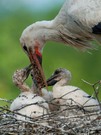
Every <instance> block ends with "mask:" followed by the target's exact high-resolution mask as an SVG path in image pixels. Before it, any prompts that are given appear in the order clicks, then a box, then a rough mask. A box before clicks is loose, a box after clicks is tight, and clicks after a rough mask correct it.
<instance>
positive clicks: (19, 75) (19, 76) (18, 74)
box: [12, 65, 32, 92]
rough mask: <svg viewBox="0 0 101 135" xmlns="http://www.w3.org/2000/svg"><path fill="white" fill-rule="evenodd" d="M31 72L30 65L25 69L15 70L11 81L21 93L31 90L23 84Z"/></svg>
mask: <svg viewBox="0 0 101 135" xmlns="http://www.w3.org/2000/svg"><path fill="white" fill-rule="evenodd" d="M31 70H32V65H29V66H28V67H26V68H23V69H20V70H16V71H15V72H14V74H13V77H12V80H13V83H14V84H15V85H16V86H17V87H18V88H19V89H20V90H21V91H22V92H24V91H30V90H31V89H30V88H29V87H28V86H27V85H26V83H24V81H25V80H26V79H27V78H28V76H29V74H30V71H31Z"/></svg>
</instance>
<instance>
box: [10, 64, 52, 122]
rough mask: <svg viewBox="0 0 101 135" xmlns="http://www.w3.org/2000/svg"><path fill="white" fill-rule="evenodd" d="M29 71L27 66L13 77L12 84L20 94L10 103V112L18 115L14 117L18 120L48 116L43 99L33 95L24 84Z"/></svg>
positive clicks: (47, 108) (47, 107)
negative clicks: (18, 89)
mask: <svg viewBox="0 0 101 135" xmlns="http://www.w3.org/2000/svg"><path fill="white" fill-rule="evenodd" d="M30 70H31V68H30V66H29V67H27V68H24V69H21V70H17V71H16V72H15V73H14V75H13V82H14V84H15V85H16V86H17V87H18V88H20V90H21V94H20V95H19V96H18V97H17V98H16V99H15V100H14V101H13V102H12V104H11V106H10V110H11V111H15V112H17V113H19V114H16V115H15V118H16V119H18V120H25V119H29V118H28V117H30V118H35V117H38V116H42V115H44V114H48V111H49V106H48V104H47V103H46V101H45V99H43V98H42V97H40V96H38V95H37V94H34V93H33V91H32V90H31V89H30V88H29V87H28V86H27V85H26V84H25V83H24V81H25V80H26V78H27V77H28V75H29V72H30ZM20 114H21V115H20ZM22 115H24V116H22Z"/></svg>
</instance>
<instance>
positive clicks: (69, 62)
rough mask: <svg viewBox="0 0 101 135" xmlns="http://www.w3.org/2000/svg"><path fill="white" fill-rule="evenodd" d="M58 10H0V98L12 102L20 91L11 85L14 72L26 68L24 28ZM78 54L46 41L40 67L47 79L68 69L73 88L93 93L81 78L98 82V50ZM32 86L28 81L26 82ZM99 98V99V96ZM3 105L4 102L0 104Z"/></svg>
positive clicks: (100, 63) (100, 65) (100, 73)
mask: <svg viewBox="0 0 101 135" xmlns="http://www.w3.org/2000/svg"><path fill="white" fill-rule="evenodd" d="M59 9H60V7H56V8H55V9H54V10H52V11H47V12H44V13H40V12H35V13H32V12H29V11H28V10H27V9H24V8H23V9H16V10H14V11H11V12H7V11H5V10H4V9H3V8H2V7H0V13H1V14H0V97H1V98H6V99H14V98H15V97H16V96H18V94H19V93H20V91H19V90H18V89H17V88H16V87H15V86H14V84H13V83H12V75H13V72H14V71H15V70H16V69H20V68H23V67H26V66H27V65H28V64H29V60H28V58H27V56H26V55H25V53H24V52H23V50H22V48H21V46H20V42H19V38H20V36H21V33H22V31H23V29H24V28H25V27H27V26H28V25H30V24H32V23H33V22H35V21H40V20H50V19H53V18H54V17H55V16H56V14H57V13H58V11H59ZM90 52H91V54H90V53H88V52H81V51H79V50H76V49H74V48H72V47H70V46H69V47H68V46H65V45H63V44H60V43H55V42H47V44H46V46H45V48H44V51H43V68H44V72H45V75H46V78H48V77H49V76H50V75H51V74H52V73H53V71H54V70H55V69H56V68H59V67H63V68H67V69H69V70H70V71H71V72H72V76H73V78H72V81H71V85H75V86H78V87H80V88H81V89H83V90H85V91H86V92H88V93H89V94H92V92H93V89H92V87H91V86H89V85H87V84H85V83H84V82H83V81H82V80H81V79H85V80H86V81H88V82H91V83H94V82H96V81H97V80H100V79H101V71H100V68H101V60H100V59H101V47H100V46H99V47H97V50H91V51H90ZM28 84H29V85H31V79H29V80H28ZM100 97H101V96H100ZM0 104H3V103H0Z"/></svg>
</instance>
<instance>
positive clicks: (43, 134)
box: [0, 82, 101, 135]
mask: <svg viewBox="0 0 101 135" xmlns="http://www.w3.org/2000/svg"><path fill="white" fill-rule="evenodd" d="M96 85H97V86H96V87H94V86H93V85H92V86H93V89H94V92H95V91H96V93H95V97H97V98H98V93H99V89H100V82H98V83H96ZM60 98H61V99H62V98H63V96H62V97H60ZM53 100H55V99H53ZM53 100H52V101H50V103H51V104H54V102H53ZM0 101H2V102H5V103H7V104H8V103H11V102H12V101H9V100H6V99H1V98H0ZM98 101H99V104H100V100H99V98H98ZM54 105H55V106H57V104H54ZM58 106H59V105H58ZM62 106H64V108H63V109H62V110H57V111H53V112H49V113H48V114H44V115H42V116H39V117H36V118H33V119H32V118H30V117H27V116H24V115H23V117H25V118H26V119H25V120H23V121H22V120H17V119H16V117H15V115H21V116H22V114H20V113H18V112H15V111H11V110H10V109H9V107H8V106H0V135H34V134H36V135H65V134H66V135H100V134H101V111H92V112H87V111H85V109H84V108H83V106H79V105H78V104H76V105H72V106H70V105H69V104H63V105H62ZM88 107H91V106H88ZM67 110H69V113H73V115H67V114H66V115H65V113H66V111H67ZM63 113H64V115H62V114H63Z"/></svg>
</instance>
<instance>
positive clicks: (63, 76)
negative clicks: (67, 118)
mask: <svg viewBox="0 0 101 135" xmlns="http://www.w3.org/2000/svg"><path fill="white" fill-rule="evenodd" d="M70 79H71V73H70V71H69V70H66V69H62V68H59V69H57V70H56V71H55V72H54V74H53V75H52V76H51V77H50V78H49V79H48V80H47V83H48V85H50V86H51V85H53V98H56V99H57V101H59V103H60V108H61V109H63V108H64V106H63V105H69V106H73V105H78V106H79V107H82V108H83V109H84V110H86V111H95V110H100V107H99V103H98V101H97V100H96V99H95V98H94V97H91V96H90V95H88V94H87V93H86V92H84V91H83V90H81V89H80V88H78V87H75V86H70V85H67V84H68V83H69V81H70ZM65 107H66V106H65ZM68 111H69V110H67V112H68ZM71 111H72V110H71Z"/></svg>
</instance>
